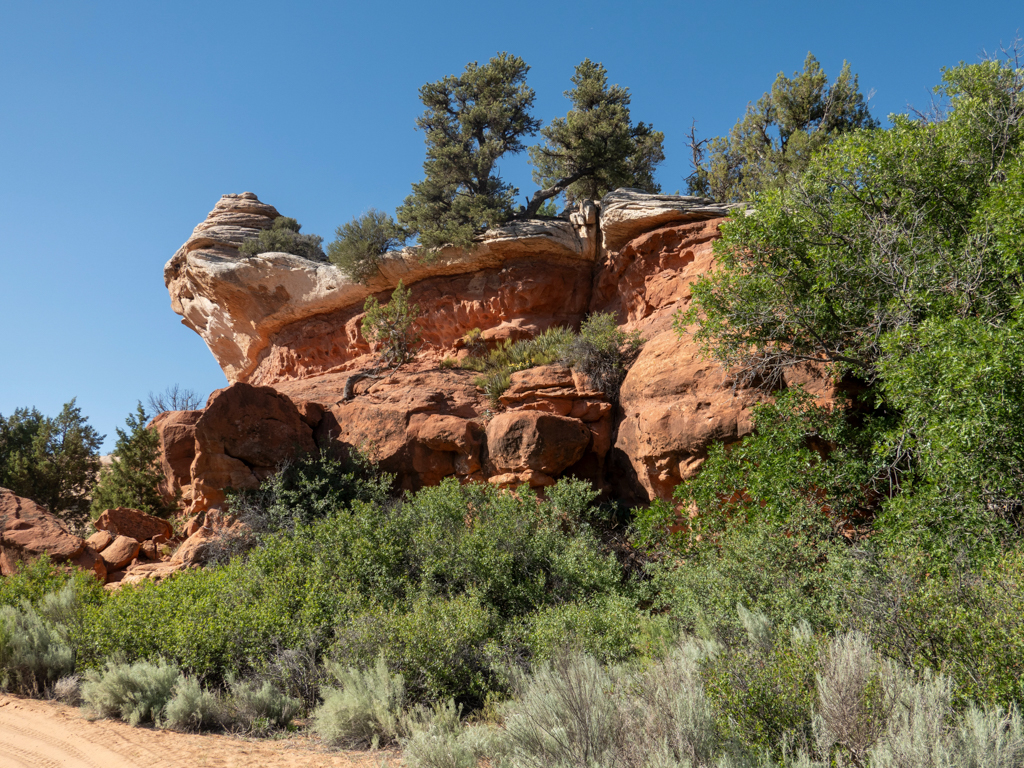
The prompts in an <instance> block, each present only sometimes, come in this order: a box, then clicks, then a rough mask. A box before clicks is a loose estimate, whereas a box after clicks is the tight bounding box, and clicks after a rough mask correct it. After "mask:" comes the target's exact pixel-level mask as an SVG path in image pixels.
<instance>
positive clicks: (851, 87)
mask: <svg viewBox="0 0 1024 768" xmlns="http://www.w3.org/2000/svg"><path fill="white" fill-rule="evenodd" d="M876 127H878V121H877V120H875V119H874V118H872V117H871V115H870V113H869V112H868V106H867V102H866V100H865V99H864V96H863V95H862V94H861V93H860V90H859V88H858V83H857V76H856V75H854V74H851V72H850V65H849V64H847V63H846V62H843V70H842V72H840V74H839V77H838V78H837V79H836V81H835V82H834V83H832V85H829V84H828V76H827V75H826V74H825V73H824V72H823V71H822V69H821V65H820V64H818V60H817V59H815V58H814V56H812V55H811V54H810V53H808V54H807V59H806V60H805V61H804V69H803V71H802V72H797V73H794V76H793V77H792V78H788V77H786V76H785V75H784V74H783V73H781V72H780V73H779V74H778V77H776V78H775V83H774V84H773V85H772V89H771V91H769V92H768V93H766V94H764V96H762V97H761V98H760V99H759V100H758V102H757V104H756V105H748V106H747V113H746V115H745V116H744V117H743V119H742V120H740V121H739V122H737V123H736V125H735V126H734V127H733V129H732V131H731V132H730V133H729V137H728V138H725V137H718V138H715V139H713V140H712V141H711V142H710V144H709V145H708V150H707V157H706V158H705V157H704V145H705V142H697V141H696V139H695V138H693V137H691V141H692V142H693V149H694V164H695V166H696V167H695V169H694V173H693V174H692V175H691V176H690V178H689V179H688V182H689V187H690V189H689V191H690V194H693V195H700V196H703V197H710V198H712V199H714V200H718V201H720V202H726V203H731V202H740V201H744V200H753V199H755V197H756V196H757V195H759V194H760V193H761V192H763V191H765V190H768V189H773V188H778V187H780V186H785V185H786V184H789V183H790V182H791V181H792V180H793V179H794V178H796V177H798V176H799V175H800V174H801V173H802V172H803V170H804V169H805V168H806V167H807V165H808V163H809V161H810V159H811V156H812V155H813V154H814V153H815V152H817V151H819V150H820V149H821V148H822V147H824V146H826V145H827V144H828V143H829V142H830V141H832V140H834V139H835V138H836V137H837V136H839V135H841V134H843V133H847V132H849V131H853V130H856V129H864V128H876Z"/></svg>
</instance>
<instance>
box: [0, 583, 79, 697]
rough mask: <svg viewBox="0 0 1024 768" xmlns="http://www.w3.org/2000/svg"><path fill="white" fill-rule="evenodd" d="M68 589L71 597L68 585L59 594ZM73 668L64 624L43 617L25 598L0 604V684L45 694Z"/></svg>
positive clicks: (19, 690)
mask: <svg viewBox="0 0 1024 768" xmlns="http://www.w3.org/2000/svg"><path fill="white" fill-rule="evenodd" d="M68 593H70V594H71V595H72V598H73V592H70V590H69V589H68V588H67V587H65V591H64V592H62V593H61V594H62V596H63V595H65V594H68ZM62 599H63V600H66V598H64V597H62V598H57V601H60V600H62ZM74 671H75V654H74V651H73V649H72V646H71V644H70V642H69V640H68V631H67V628H66V627H65V626H64V625H63V624H59V623H54V622H53V621H51V620H49V619H48V618H46V617H44V615H41V614H40V613H39V612H38V611H37V610H36V609H35V608H33V607H32V605H31V604H30V603H28V602H27V601H23V602H22V604H21V606H20V607H18V608H15V607H13V606H10V605H5V606H0V688H3V689H5V690H14V691H17V692H19V693H23V694H27V695H39V694H47V693H49V692H50V690H51V689H52V686H53V684H54V683H56V682H57V680H59V679H60V678H62V677H64V676H66V675H70V674H71V673H72V672H74Z"/></svg>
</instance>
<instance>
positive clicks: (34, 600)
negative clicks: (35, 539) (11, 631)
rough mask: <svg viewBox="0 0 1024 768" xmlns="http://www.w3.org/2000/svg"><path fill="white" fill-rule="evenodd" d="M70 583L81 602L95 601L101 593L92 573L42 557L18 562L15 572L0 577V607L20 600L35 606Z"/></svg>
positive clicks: (14, 603)
mask: <svg viewBox="0 0 1024 768" xmlns="http://www.w3.org/2000/svg"><path fill="white" fill-rule="evenodd" d="M69 584H70V585H72V586H73V589H74V593H75V594H76V595H78V598H79V599H80V600H81V601H82V602H96V600H98V599H99V597H100V595H101V594H102V592H103V587H102V585H101V584H100V583H99V582H98V581H97V579H96V577H95V576H93V575H92V574H91V573H86V572H83V571H81V570H79V569H77V568H68V567H67V566H62V565H57V564H55V563H53V562H52V561H51V560H50V558H49V556H47V555H45V554H44V555H42V556H41V557H38V558H36V559H35V560H31V561H22V562H20V563H18V565H17V566H16V568H15V571H14V573H12V574H10V575H8V576H4V577H3V578H0V605H10V606H20V605H21V604H22V601H27V602H28V603H31V604H32V605H37V604H38V603H39V602H40V601H42V599H43V598H44V597H45V596H46V595H48V594H50V593H54V592H60V591H61V590H62V589H63V588H64V587H66V586H68V585H69Z"/></svg>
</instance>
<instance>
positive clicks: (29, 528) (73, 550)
mask: <svg viewBox="0 0 1024 768" xmlns="http://www.w3.org/2000/svg"><path fill="white" fill-rule="evenodd" d="M84 550H85V541H83V540H82V539H81V538H79V537H78V536H74V535H72V534H70V533H68V531H67V530H66V529H65V528H64V526H63V525H62V524H61V523H60V521H59V520H58V519H57V518H56V517H54V516H53V515H51V514H50V513H49V512H48V511H47V510H46V508H45V507H43V506H41V505H39V504H36V503H35V502H34V501H32V500H31V499H26V498H23V497H21V496H16V495H15V494H14V493H13V492H12V491H10V490H8V489H7V488H0V575H3V576H7V575H10V574H11V573H13V572H14V570H15V568H16V567H17V564H18V562H19V561H21V560H32V559H35V558H37V557H39V556H40V555H42V554H48V555H49V556H50V559H51V560H52V561H54V562H56V563H63V562H67V561H69V560H73V559H74V558H76V557H78V556H79V555H81V554H82V553H83V551H84Z"/></svg>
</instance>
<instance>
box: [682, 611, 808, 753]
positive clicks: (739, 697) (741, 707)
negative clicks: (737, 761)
mask: <svg viewBox="0 0 1024 768" xmlns="http://www.w3.org/2000/svg"><path fill="white" fill-rule="evenodd" d="M738 614H739V618H740V622H741V623H742V624H743V627H744V629H745V631H746V637H745V638H743V639H742V640H741V641H740V642H737V643H736V644H734V645H730V646H727V647H725V648H724V649H722V650H721V651H719V652H718V653H716V654H712V655H711V656H709V657H708V658H707V659H706V660H705V661H704V664H703V665H702V669H701V677H702V678H703V679H704V686H705V691H706V693H707V697H708V700H709V702H710V703H711V705H712V707H713V708H714V710H716V714H717V719H718V726H719V729H720V732H721V733H722V734H723V735H724V736H725V738H726V739H731V740H733V741H735V742H738V743H742V744H744V745H747V746H748V748H750V747H753V748H754V750H758V751H761V750H763V751H765V752H774V753H775V755H776V757H780V756H781V753H782V752H783V750H784V748H785V745H789V749H790V750H793V751H795V748H802V749H803V750H805V751H809V748H811V746H812V744H813V739H814V734H813V729H812V725H813V714H814V712H813V710H814V704H815V703H816V701H815V700H816V698H817V696H816V694H817V689H816V685H815V682H816V681H815V672H816V671H817V669H816V666H817V665H816V662H817V661H818V654H819V648H820V644H819V641H817V640H816V638H815V637H814V635H813V634H812V633H811V631H810V629H809V628H807V627H803V628H794V630H793V631H792V632H790V631H787V630H780V629H778V628H776V627H775V626H774V625H773V624H772V623H771V621H770V620H769V619H768V618H767V617H766V616H764V614H759V613H756V612H751V611H748V610H746V609H745V608H744V607H743V605H742V604H741V605H739V606H738ZM787 751H788V750H787Z"/></svg>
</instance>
